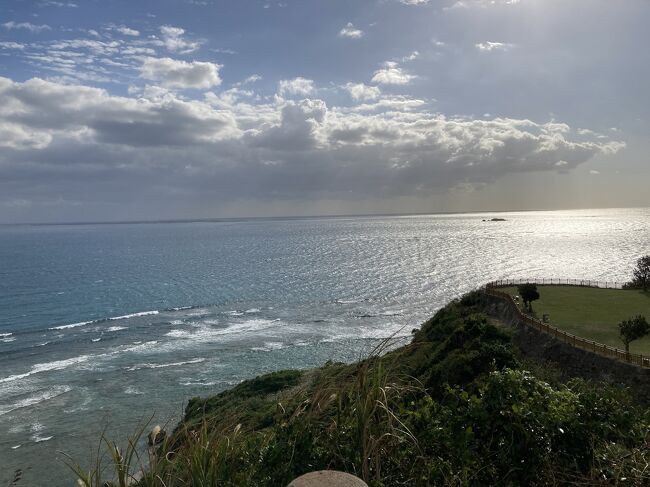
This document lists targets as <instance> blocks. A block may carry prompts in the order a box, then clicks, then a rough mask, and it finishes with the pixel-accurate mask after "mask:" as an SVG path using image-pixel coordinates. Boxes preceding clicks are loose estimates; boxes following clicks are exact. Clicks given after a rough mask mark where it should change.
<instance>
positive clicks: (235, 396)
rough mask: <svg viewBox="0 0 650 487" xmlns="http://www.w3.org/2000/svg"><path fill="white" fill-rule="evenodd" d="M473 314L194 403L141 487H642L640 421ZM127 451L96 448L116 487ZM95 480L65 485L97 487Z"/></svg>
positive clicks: (601, 389) (457, 308)
mask: <svg viewBox="0 0 650 487" xmlns="http://www.w3.org/2000/svg"><path fill="white" fill-rule="evenodd" d="M477 304H478V297H477V295H476V294H471V295H468V296H465V297H464V298H463V299H462V300H459V301H455V302H453V303H451V304H449V305H448V306H447V307H445V308H444V309H442V310H440V311H439V312H438V313H437V314H436V315H435V316H434V317H433V318H432V319H431V320H429V321H427V322H426V323H425V324H424V325H423V326H422V328H421V329H420V330H419V331H417V332H415V333H414V338H413V341H412V342H411V343H410V344H409V345H407V346H404V347H402V348H399V349H396V350H392V351H389V352H387V353H384V354H380V353H379V352H381V350H378V353H377V354H375V355H373V356H372V357H370V358H368V359H367V360H365V361H363V362H360V363H356V364H352V365H345V364H333V363H328V364H326V365H325V366H323V367H321V368H319V369H315V370H310V371H304V372H300V371H284V372H277V373H274V374H269V375H266V376H262V377H258V378H256V379H253V380H251V381H247V382H244V383H242V384H240V385H239V386H237V387H235V388H234V389H232V390H230V391H226V392H223V393H221V394H219V395H217V396H214V397H211V398H207V399H199V398H196V399H193V400H192V401H190V403H189V404H188V406H187V410H186V415H185V418H184V420H183V421H182V423H181V424H180V425H179V426H178V427H177V428H176V430H175V431H174V432H173V433H172V434H171V435H170V436H169V437H167V438H165V439H164V441H162V442H161V443H160V444H159V446H158V447H157V448H156V449H155V452H153V453H152V454H151V455H150V458H149V462H150V465H149V467H148V468H147V469H146V470H145V472H144V478H142V479H141V480H140V482H139V483H140V485H142V486H160V487H162V486H166V487H171V486H180V485H183V486H184V485H193V486H213V485H214V486H216V485H219V486H221V485H224V486H230V485H244V486H285V485H287V484H288V483H289V482H290V481H291V480H292V479H293V478H295V477H297V476H299V475H300V474H302V473H305V472H308V471H312V470H319V469H325V468H330V469H338V470H344V471H348V472H351V473H354V474H356V475H358V476H360V477H362V478H363V479H365V480H366V481H367V482H368V484H369V485H371V486H399V485H449V486H464V485H468V486H470V485H471V486H474V485H476V486H483V485H500V486H503V485H513V486H514V485H611V484H621V485H650V471H649V470H650V467H649V465H648V462H649V461H650V452H649V447H650V433H649V428H648V426H649V425H650V411H648V410H647V409H645V408H644V407H642V406H640V405H638V404H636V403H635V401H634V400H633V399H632V398H631V397H630V395H629V394H628V392H627V391H625V390H623V389H620V388H616V387H613V386H605V385H603V384H597V385H594V384H590V383H586V382H584V381H582V380H572V381H570V382H568V383H561V382H559V381H557V380H553V379H552V374H547V377H545V379H546V381H545V380H542V379H541V378H540V377H539V375H540V373H537V376H536V375H533V374H532V373H530V372H527V371H526V370H524V366H523V365H522V363H521V359H520V358H518V357H517V352H516V350H515V349H514V348H513V346H512V345H511V342H510V337H509V335H508V333H507V332H506V331H505V330H504V329H502V328H501V327H500V326H499V325H498V324H495V323H492V322H491V321H490V320H489V319H488V318H487V317H486V316H485V315H483V314H481V313H480V309H479V307H478V306H477ZM137 444H138V441H137V438H135V439H133V440H132V441H131V443H130V446H129V447H128V448H126V449H125V450H119V449H118V448H116V446H115V445H114V444H113V443H110V442H107V445H108V451H109V452H111V455H112V463H113V464H117V465H118V467H119V468H118V470H121V471H122V475H121V479H122V480H120V478H118V477H119V472H118V476H116V477H115V478H116V485H126V482H127V481H128V477H129V475H130V472H129V470H130V469H131V464H134V463H136V462H135V461H133V458H134V457H135V454H134V452H136V451H137ZM130 455H131V456H130ZM100 471H102V469H101V468H100V467H97V465H95V468H93V469H92V470H91V471H89V472H88V471H82V469H78V474H79V476H80V477H81V478H82V479H83V480H82V483H83V485H88V486H91V485H93V486H94V485H102V483H103V481H104V480H105V479H100V478H99V475H98V473H99V472H100Z"/></svg>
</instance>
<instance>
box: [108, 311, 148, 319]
mask: <svg viewBox="0 0 650 487" xmlns="http://www.w3.org/2000/svg"><path fill="white" fill-rule="evenodd" d="M158 313H160V311H155V310H154V311H140V312H139V313H131V314H129V315H123V316H113V317H112V318H108V321H114V320H126V319H128V318H137V317H139V316H152V315H157V314H158Z"/></svg>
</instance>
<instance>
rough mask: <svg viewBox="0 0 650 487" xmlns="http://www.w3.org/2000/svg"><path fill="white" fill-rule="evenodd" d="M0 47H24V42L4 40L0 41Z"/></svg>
mask: <svg viewBox="0 0 650 487" xmlns="http://www.w3.org/2000/svg"><path fill="white" fill-rule="evenodd" d="M0 49H21V50H22V49H25V44H20V43H18V42H12V41H6V42H0Z"/></svg>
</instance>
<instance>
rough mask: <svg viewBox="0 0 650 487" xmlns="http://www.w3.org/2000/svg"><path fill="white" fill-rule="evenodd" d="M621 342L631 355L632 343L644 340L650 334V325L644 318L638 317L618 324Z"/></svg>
mask: <svg viewBox="0 0 650 487" xmlns="http://www.w3.org/2000/svg"><path fill="white" fill-rule="evenodd" d="M618 330H619V335H620V337H621V341H622V342H623V344H624V345H625V351H626V352H627V353H630V342H633V341H634V340H638V339H639V338H643V337H644V336H646V335H647V334H648V333H650V324H648V322H647V321H646V319H645V317H644V316H641V315H638V316H637V317H636V318H630V319H629V320H623V321H621V322H620V323H619V324H618Z"/></svg>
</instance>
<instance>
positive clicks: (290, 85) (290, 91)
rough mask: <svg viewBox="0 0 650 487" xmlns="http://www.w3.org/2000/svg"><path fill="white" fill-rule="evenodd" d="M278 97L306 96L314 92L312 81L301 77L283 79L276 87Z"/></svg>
mask: <svg viewBox="0 0 650 487" xmlns="http://www.w3.org/2000/svg"><path fill="white" fill-rule="evenodd" d="M278 92H279V93H280V95H282V96H285V95H298V96H307V95H309V94H311V93H313V92H314V81H313V80H311V79H306V78H302V77H300V76H299V77H297V78H294V79H283V80H281V81H280V83H279V85H278Z"/></svg>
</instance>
